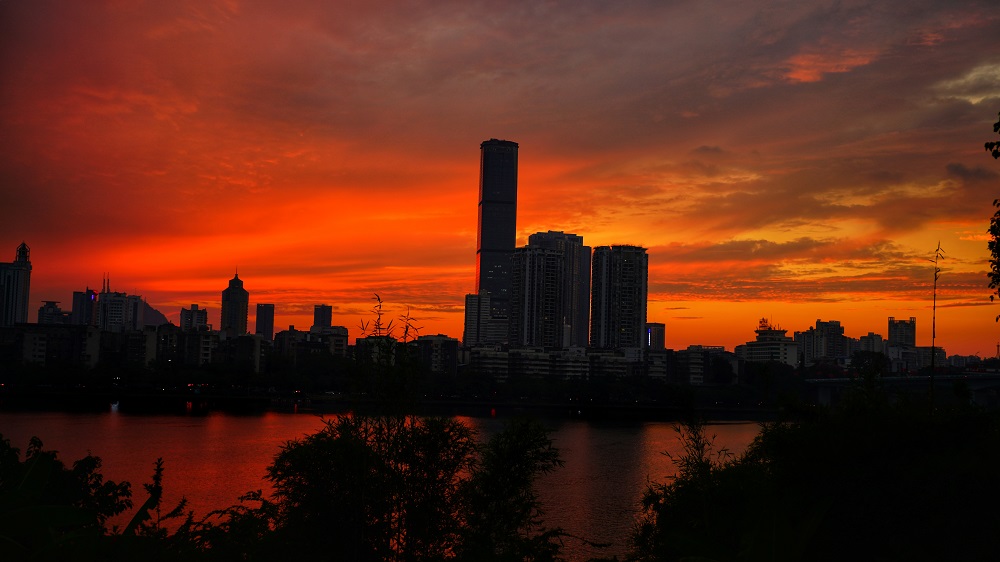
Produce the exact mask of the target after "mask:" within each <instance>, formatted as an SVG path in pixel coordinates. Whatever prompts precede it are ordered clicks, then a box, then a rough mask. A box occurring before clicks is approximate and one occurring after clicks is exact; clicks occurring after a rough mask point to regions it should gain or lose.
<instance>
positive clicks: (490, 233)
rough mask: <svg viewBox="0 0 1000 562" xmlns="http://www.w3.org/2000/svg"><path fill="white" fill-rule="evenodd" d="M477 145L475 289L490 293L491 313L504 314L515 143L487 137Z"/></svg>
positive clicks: (512, 238)
mask: <svg viewBox="0 0 1000 562" xmlns="http://www.w3.org/2000/svg"><path fill="white" fill-rule="evenodd" d="M479 146H480V151H481V154H480V161H479V230H478V240H477V243H476V293H482V292H484V291H485V292H487V293H489V295H490V306H491V314H492V316H493V317H495V318H505V317H506V316H507V312H508V311H507V306H508V303H509V302H510V260H511V255H512V254H513V253H514V247H515V244H516V238H517V230H516V224H517V143H516V142H511V141H505V140H497V139H490V140H488V141H484V142H483V143H482V144H480V145H479Z"/></svg>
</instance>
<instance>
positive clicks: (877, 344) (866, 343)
mask: <svg viewBox="0 0 1000 562" xmlns="http://www.w3.org/2000/svg"><path fill="white" fill-rule="evenodd" d="M858 340H859V342H860V349H861V351H871V352H873V353H885V341H883V340H882V335H881V334H876V333H875V332H868V335H865V336H861V337H860V338H858Z"/></svg>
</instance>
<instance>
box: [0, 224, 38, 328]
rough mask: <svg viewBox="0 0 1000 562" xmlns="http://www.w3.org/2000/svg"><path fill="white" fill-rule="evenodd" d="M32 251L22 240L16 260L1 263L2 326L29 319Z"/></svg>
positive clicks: (0, 323) (15, 256)
mask: <svg viewBox="0 0 1000 562" xmlns="http://www.w3.org/2000/svg"><path fill="white" fill-rule="evenodd" d="M30 253H31V250H30V249H29V248H28V245H27V244H25V243H24V242H21V245H20V246H18V247H17V250H16V251H15V252H14V261H13V262H10V263H0V326H13V325H14V324H24V323H25V322H27V321H28V301H29V293H30V289H31V260H30Z"/></svg>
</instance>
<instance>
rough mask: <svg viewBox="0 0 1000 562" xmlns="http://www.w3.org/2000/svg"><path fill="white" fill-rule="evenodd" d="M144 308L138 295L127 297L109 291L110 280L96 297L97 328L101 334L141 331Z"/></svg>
mask: <svg viewBox="0 0 1000 562" xmlns="http://www.w3.org/2000/svg"><path fill="white" fill-rule="evenodd" d="M145 312H146V306H145V303H144V302H143V301H142V297H140V296H139V295H129V294H127V293H120V292H118V291H112V290H111V279H108V278H106V279H104V285H103V286H102V287H101V292H100V294H99V295H98V296H97V326H98V327H99V328H100V329H101V331H103V332H129V331H132V330H141V329H142V327H143V325H144V319H145Z"/></svg>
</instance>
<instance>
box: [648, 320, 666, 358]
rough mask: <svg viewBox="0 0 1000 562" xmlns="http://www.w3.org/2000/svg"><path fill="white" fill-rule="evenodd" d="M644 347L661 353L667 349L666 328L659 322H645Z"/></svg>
mask: <svg viewBox="0 0 1000 562" xmlns="http://www.w3.org/2000/svg"><path fill="white" fill-rule="evenodd" d="M646 347H648V348H649V350H650V351H663V350H664V349H666V347H667V327H666V326H664V325H663V324H662V323H660V322H646Z"/></svg>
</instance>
